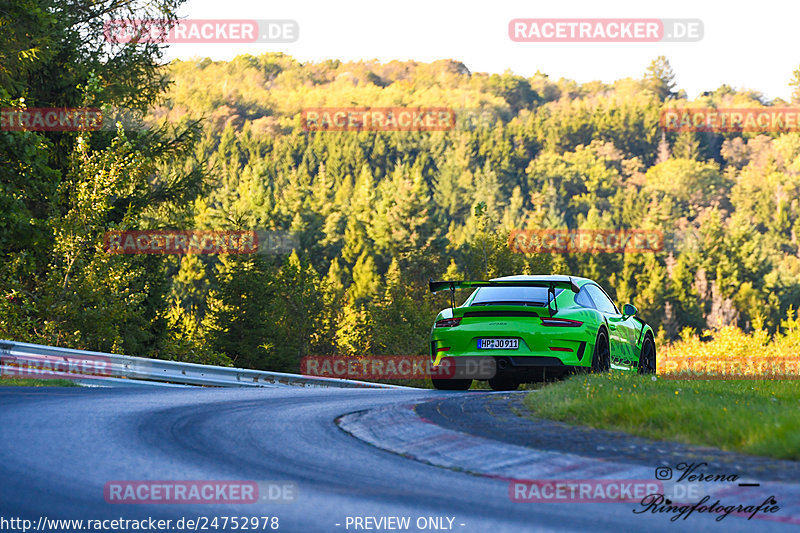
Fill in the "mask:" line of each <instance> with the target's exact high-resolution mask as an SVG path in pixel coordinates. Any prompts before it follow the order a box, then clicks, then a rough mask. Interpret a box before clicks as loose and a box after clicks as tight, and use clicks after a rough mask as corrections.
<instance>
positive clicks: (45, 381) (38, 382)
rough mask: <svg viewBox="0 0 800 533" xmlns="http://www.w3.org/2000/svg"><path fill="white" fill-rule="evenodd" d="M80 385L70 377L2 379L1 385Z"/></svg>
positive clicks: (0, 380)
mask: <svg viewBox="0 0 800 533" xmlns="http://www.w3.org/2000/svg"><path fill="white" fill-rule="evenodd" d="M77 386H78V385H77V384H76V383H74V382H72V381H70V380H68V379H24V378H3V379H0V387H77Z"/></svg>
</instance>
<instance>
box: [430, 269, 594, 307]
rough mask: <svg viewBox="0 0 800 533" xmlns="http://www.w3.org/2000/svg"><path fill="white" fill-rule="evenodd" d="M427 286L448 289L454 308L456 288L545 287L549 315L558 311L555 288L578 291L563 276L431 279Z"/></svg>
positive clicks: (570, 280)
mask: <svg viewBox="0 0 800 533" xmlns="http://www.w3.org/2000/svg"><path fill="white" fill-rule="evenodd" d="M428 287H429V288H430V290H431V292H432V293H434V294H435V293H437V292H439V291H443V290H447V289H449V290H450V305H451V306H452V307H453V308H454V309H455V307H456V289H477V288H479V287H546V288H547V289H548V290H547V309H548V311H550V316H553V315H554V314H555V313H557V312H558V304H557V303H556V288H560V289H569V290H571V291H572V292H575V293H577V292H578V291H580V287H578V286H577V285H576V284H575V282H574V281H572V278H571V277H569V276H564V277H563V278H559V279H546V280H511V279H502V280H490V281H467V280H462V281H455V280H453V281H433V280H430V281H429V282H428ZM551 302H552V303H554V304H555V309H553V307H551V305H550V303H551Z"/></svg>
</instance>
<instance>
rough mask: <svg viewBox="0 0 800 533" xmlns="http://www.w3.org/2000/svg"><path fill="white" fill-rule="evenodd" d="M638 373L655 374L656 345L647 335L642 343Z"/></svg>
mask: <svg viewBox="0 0 800 533" xmlns="http://www.w3.org/2000/svg"><path fill="white" fill-rule="evenodd" d="M639 373H640V374H655V373H656V343H655V342H653V337H651V336H650V334H649V333H648V334H647V335H646V336H645V338H644V342H643V343H642V353H641V354H640V355H639Z"/></svg>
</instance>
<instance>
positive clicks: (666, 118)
mask: <svg viewBox="0 0 800 533" xmlns="http://www.w3.org/2000/svg"><path fill="white" fill-rule="evenodd" d="M660 124H661V128H662V129H663V130H664V131H668V132H684V131H699V132H719V133H725V132H733V133H738V132H763V133H767V132H777V133H780V132H796V131H799V130H800V107H774V108H770V107H754V108H740V109H724V108H720V109H715V108H713V107H696V108H684V109H663V110H662V111H661V118H660Z"/></svg>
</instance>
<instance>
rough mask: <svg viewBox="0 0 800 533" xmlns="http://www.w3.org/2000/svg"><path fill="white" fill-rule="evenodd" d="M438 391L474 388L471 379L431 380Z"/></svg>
mask: <svg viewBox="0 0 800 533" xmlns="http://www.w3.org/2000/svg"><path fill="white" fill-rule="evenodd" d="M431 381H432V382H433V387H434V388H435V389H437V390H468V389H469V388H470V387H471V386H472V380H471V379H437V378H431Z"/></svg>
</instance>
